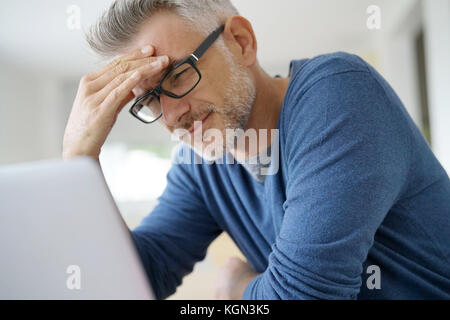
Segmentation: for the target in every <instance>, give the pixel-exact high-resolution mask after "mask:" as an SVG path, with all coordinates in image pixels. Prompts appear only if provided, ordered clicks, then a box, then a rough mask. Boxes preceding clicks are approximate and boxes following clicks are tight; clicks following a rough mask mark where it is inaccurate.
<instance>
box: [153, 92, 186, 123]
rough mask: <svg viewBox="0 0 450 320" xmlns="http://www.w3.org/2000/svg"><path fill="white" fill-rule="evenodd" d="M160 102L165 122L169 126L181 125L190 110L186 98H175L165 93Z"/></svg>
mask: <svg viewBox="0 0 450 320" xmlns="http://www.w3.org/2000/svg"><path fill="white" fill-rule="evenodd" d="M160 102H161V110H162V113H163V116H164V122H165V123H166V125H167V126H169V127H177V126H179V125H180V121H181V119H182V117H183V115H184V114H185V113H187V112H189V104H187V103H186V101H184V99H174V98H170V97H168V96H166V95H164V94H163V95H161V96H160Z"/></svg>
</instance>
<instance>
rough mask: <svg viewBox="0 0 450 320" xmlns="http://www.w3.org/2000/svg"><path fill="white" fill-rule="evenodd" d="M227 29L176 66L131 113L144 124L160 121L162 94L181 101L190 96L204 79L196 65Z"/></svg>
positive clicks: (220, 29)
mask: <svg viewBox="0 0 450 320" xmlns="http://www.w3.org/2000/svg"><path fill="white" fill-rule="evenodd" d="M224 29H225V25H222V26H220V27H219V28H217V29H216V30H215V31H214V32H212V33H211V34H210V35H209V36H208V37H207V38H206V39H205V40H204V41H203V42H202V44H201V45H200V46H199V47H198V48H197V49H196V50H195V51H194V53H192V54H191V55H190V56H189V57H187V58H186V59H184V60H183V61H181V62H180V63H178V64H176V65H175V66H174V67H173V68H172V69H171V70H170V71H169V72H168V73H166V74H165V76H164V77H163V78H162V80H161V81H160V83H159V85H158V86H157V87H156V88H154V89H151V90H149V91H147V92H146V93H144V94H143V95H142V96H140V97H138V98H137V99H136V100H135V101H134V103H133V105H132V106H131V108H130V113H131V114H132V115H133V116H134V117H136V118H138V119H139V120H141V121H142V122H144V123H147V124H150V123H153V122H156V121H158V120H159V119H160V118H161V117H162V115H163V113H162V108H161V100H160V96H161V94H165V95H166V96H168V97H171V98H174V99H181V98H183V97H184V96H186V95H188V94H189V93H190V92H191V91H192V90H194V89H195V87H196V86H197V85H198V83H199V82H200V80H201V79H202V74H201V73H200V70H198V68H197V66H196V63H197V62H198V60H199V59H200V58H201V57H202V55H203V54H204V53H205V52H206V50H208V49H209V47H211V45H212V44H213V43H214V41H216V39H217V38H218V37H219V35H220V34H221V33H222V32H223V30H224Z"/></svg>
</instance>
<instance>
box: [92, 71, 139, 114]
mask: <svg viewBox="0 0 450 320" xmlns="http://www.w3.org/2000/svg"><path fill="white" fill-rule="evenodd" d="M141 79H142V75H141V74H140V73H139V71H136V72H134V73H133V74H132V75H131V76H130V77H129V78H128V79H126V80H125V81H124V82H122V83H121V84H120V85H119V86H118V87H116V88H115V89H114V90H112V91H111V92H110V93H109V94H108V96H107V97H106V98H105V100H104V101H103V102H102V103H101V104H100V109H102V111H103V112H102V113H103V115H104V116H105V117H115V116H116V115H117V113H118V110H119V107H120V106H122V105H123V102H124V99H126V98H129V97H130V92H131V90H132V89H133V88H134V86H136V84H137V83H138V82H139V81H141Z"/></svg>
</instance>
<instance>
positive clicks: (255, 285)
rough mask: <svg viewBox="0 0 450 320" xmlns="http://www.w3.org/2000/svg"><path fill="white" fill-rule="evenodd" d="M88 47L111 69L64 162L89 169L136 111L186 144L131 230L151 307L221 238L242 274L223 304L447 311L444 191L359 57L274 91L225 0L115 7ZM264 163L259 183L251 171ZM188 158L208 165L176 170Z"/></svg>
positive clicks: (328, 62) (95, 86)
mask: <svg viewBox="0 0 450 320" xmlns="http://www.w3.org/2000/svg"><path fill="white" fill-rule="evenodd" d="M205 39H206V40H205ZM88 41H89V43H90V45H91V46H92V47H93V48H94V49H95V50H96V51H97V52H99V53H101V54H103V55H104V56H107V57H111V56H121V57H120V58H118V59H115V60H114V62H112V63H110V64H108V65H107V66H106V67H105V68H103V69H101V70H99V71H96V72H93V73H91V74H88V75H86V76H84V77H83V78H82V80H81V82H80V87H79V91H78V94H77V97H76V99H75V102H74V106H73V109H72V113H71V116H70V119H69V122H68V124H67V128H66V133H65V137H64V145H63V157H64V158H66V159H68V158H71V157H74V156H79V155H88V156H91V157H93V158H95V159H97V160H98V157H99V154H100V150H101V146H102V145H103V143H104V141H105V139H106V137H107V136H108V134H109V132H110V130H111V128H112V127H113V125H114V123H115V120H116V118H117V115H118V113H119V112H120V111H121V110H122V108H123V107H124V106H125V105H126V104H127V103H128V102H130V101H132V100H133V98H136V99H135V101H134V103H133V105H132V107H131V109H130V111H131V113H132V114H133V115H134V116H135V117H136V118H138V119H139V120H140V121H143V122H145V123H149V125H152V124H151V123H155V122H158V123H159V124H161V125H163V126H164V127H166V128H167V129H168V130H169V131H170V132H172V133H174V134H177V135H178V137H179V138H180V139H181V140H183V141H184V142H185V146H183V147H182V148H181V149H180V151H179V153H178V154H177V156H176V157H175V159H174V165H173V167H172V169H171V170H170V172H169V174H168V176H167V180H168V184H167V187H166V189H165V191H164V193H163V194H162V196H161V197H160V198H159V204H158V205H157V206H156V208H155V209H154V210H153V212H152V213H151V214H150V215H148V216H147V217H146V218H145V219H144V220H143V221H142V223H141V225H140V226H139V227H137V228H136V229H134V230H133V231H131V234H132V236H133V239H134V241H135V244H136V246H137V248H138V251H139V253H140V256H141V258H142V261H143V263H144V265H145V268H146V270H147V273H148V277H149V279H150V281H151V283H152V285H153V288H154V290H155V293H156V296H157V297H158V298H160V299H161V298H165V297H167V296H168V295H170V294H172V293H173V292H174V291H175V290H176V287H177V286H178V285H179V284H180V283H181V280H182V278H183V276H185V275H186V274H188V273H189V272H191V271H192V269H193V266H194V264H195V263H196V262H197V261H199V260H202V259H203V258H204V257H205V253H206V249H207V248H208V245H209V244H210V243H211V241H213V240H214V239H215V238H216V237H217V236H218V235H219V234H220V233H221V232H223V231H225V232H228V233H229V235H230V236H231V237H232V239H233V240H234V241H235V242H236V244H237V245H238V247H239V248H240V249H241V250H242V252H243V254H244V255H245V256H246V258H247V260H248V263H246V262H243V261H241V260H239V259H237V258H234V259H231V260H229V261H228V263H227V264H226V266H225V267H224V269H223V270H222V274H221V277H220V282H219V283H218V285H217V297H218V298H222V299H240V298H244V299H356V298H359V299H367V298H386V299H397V298H400V299H408V298H412V299H420V298H450V267H449V266H450V264H449V257H450V246H449V243H450V181H449V178H448V176H447V174H446V172H445V171H444V169H443V168H442V167H441V165H440V164H439V162H438V161H437V160H436V158H435V157H434V155H433V153H432V152H431V150H430V149H429V147H428V145H427V143H426V142H425V140H424V138H423V137H422V135H421V134H420V132H419V130H418V129H417V127H416V126H415V125H414V123H413V121H412V120H411V118H410V117H409V116H408V114H407V112H406V110H405V108H404V107H403V106H402V103H401V101H400V100H399V99H398V97H397V96H396V95H395V93H394V92H393V90H392V89H391V88H390V86H389V85H388V84H387V83H386V81H385V80H383V79H382V77H381V76H380V75H379V74H378V73H377V72H376V71H375V70H374V69H373V68H372V67H370V66H369V65H367V64H366V63H365V62H364V61H362V60H361V59H360V58H358V57H356V56H354V55H350V54H345V53H335V54H328V55H322V56H318V57H316V58H313V59H309V60H307V59H304V60H298V61H292V62H291V68H290V74H289V78H271V77H270V76H268V75H267V74H266V73H265V72H264V71H263V70H262V68H261V67H260V66H259V64H258V61H257V58H256V56H257V44H256V39H255V34H254V32H253V30H252V27H251V24H250V22H249V21H247V20H246V19H245V18H243V17H241V16H239V15H238V12H237V11H236V9H235V8H234V7H233V6H232V4H231V3H230V1H229V0H216V1H213V0H209V1H206V0H204V1H198V0H195V1H194V0H191V1H189V0H178V1H174V0H173V1H171V0H166V1H158V0H153V1H152V0H148V1H134V0H130V1H116V2H114V3H113V4H112V6H111V7H110V9H109V10H108V11H107V12H106V13H105V14H104V15H103V16H102V17H101V19H100V20H99V22H98V23H97V24H96V25H95V26H94V27H93V29H92V30H91V33H90V35H89V36H88ZM180 63H181V65H180ZM208 129H209V130H208ZM212 129H215V130H212ZM264 129H265V131H264ZM205 130H206V131H211V130H212V132H213V133H212V134H211V133H206V132H204V131H205ZM267 130H268V131H267ZM272 130H273V131H272ZM232 131H233V132H235V133H236V134H235V135H233V136H232V137H231V138H229V137H228V136H227V133H229V132H232ZM250 131H251V132H255V133H256V140H255V136H253V138H250V137H251V135H246V133H247V132H250ZM218 132H219V133H220V134H217V133H218ZM242 132H245V133H244V134H243V133H242ZM265 133H268V134H265ZM220 136H222V137H220ZM247 139H248V140H250V143H248V144H245V143H239V141H242V140H247ZM255 144H257V145H258V146H259V148H258V150H257V151H256V152H255V148H253V147H252V145H255ZM187 146H190V148H189V147H187ZM266 152H270V153H271V158H270V159H271V161H270V164H269V165H268V167H269V168H268V169H269V170H268V171H263V170H261V169H264V168H267V166H266V165H264V164H263V163H262V162H258V161H256V162H253V163H252V162H251V161H249V160H251V159H255V158H256V159H258V157H259V156H261V154H264V153H266ZM259 153H260V154H259ZM196 155H201V156H202V157H204V158H205V159H207V160H209V161H206V162H202V163H197V161H186V160H193V159H194V160H195V158H196ZM230 155H231V156H232V158H234V159H237V160H238V161H236V162H233V163H230V162H229V161H218V160H221V159H223V158H225V157H226V158H227V159H229V156H230ZM262 172H269V175H267V174H261V173H262ZM368 272H369V274H368ZM369 275H370V277H369V278H368V276H369Z"/></svg>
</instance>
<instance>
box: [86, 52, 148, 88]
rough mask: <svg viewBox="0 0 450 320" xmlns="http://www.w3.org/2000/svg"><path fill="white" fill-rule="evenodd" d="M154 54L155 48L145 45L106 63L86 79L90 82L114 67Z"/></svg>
mask: <svg viewBox="0 0 450 320" xmlns="http://www.w3.org/2000/svg"><path fill="white" fill-rule="evenodd" d="M154 53H155V48H154V47H153V46H152V45H146V46H144V47H142V48H140V49H138V50H135V51H133V52H130V53H129V54H126V55H124V56H121V57H118V58H115V59H114V60H112V61H111V62H110V63H108V64H107V65H106V66H104V67H103V68H101V69H100V70H97V71H94V72H92V73H89V74H88V75H87V76H86V78H87V79H88V80H90V81H92V80H95V79H97V78H98V77H100V76H102V75H103V74H104V73H106V72H108V71H109V70H111V69H114V68H115V67H117V66H119V65H120V64H122V63H125V62H128V61H133V60H137V59H141V58H146V57H150V56H152V55H153V54H154Z"/></svg>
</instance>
